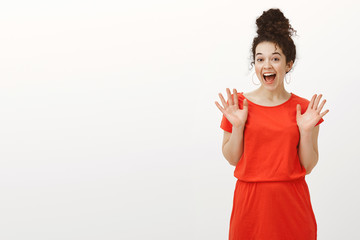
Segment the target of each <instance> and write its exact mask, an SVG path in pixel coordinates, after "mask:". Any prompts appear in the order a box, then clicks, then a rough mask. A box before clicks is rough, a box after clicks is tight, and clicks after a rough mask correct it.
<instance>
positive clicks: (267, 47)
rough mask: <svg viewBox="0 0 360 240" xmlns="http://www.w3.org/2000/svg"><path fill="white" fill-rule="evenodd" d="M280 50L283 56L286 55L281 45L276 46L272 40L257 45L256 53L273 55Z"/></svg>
mask: <svg viewBox="0 0 360 240" xmlns="http://www.w3.org/2000/svg"><path fill="white" fill-rule="evenodd" d="M275 52H278V53H280V54H281V55H282V56H283V55H284V54H283V52H282V50H281V48H280V47H279V46H275V43H272V42H261V43H259V44H258V45H257V46H256V49H255V55H256V54H258V53H259V54H260V53H261V54H262V55H272V54H273V53H275Z"/></svg>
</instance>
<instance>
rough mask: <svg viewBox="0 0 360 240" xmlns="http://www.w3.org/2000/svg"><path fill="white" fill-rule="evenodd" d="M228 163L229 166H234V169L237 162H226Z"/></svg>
mask: <svg viewBox="0 0 360 240" xmlns="http://www.w3.org/2000/svg"><path fill="white" fill-rule="evenodd" d="M228 162H229V164H230V165H231V166H234V167H236V165H237V163H238V162H231V161H228Z"/></svg>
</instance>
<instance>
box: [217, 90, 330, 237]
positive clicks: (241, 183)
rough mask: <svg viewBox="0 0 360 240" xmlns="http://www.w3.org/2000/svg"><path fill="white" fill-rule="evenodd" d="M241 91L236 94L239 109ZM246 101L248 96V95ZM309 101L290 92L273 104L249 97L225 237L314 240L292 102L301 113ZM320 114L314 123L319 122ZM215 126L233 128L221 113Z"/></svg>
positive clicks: (310, 210) (311, 216)
mask: <svg viewBox="0 0 360 240" xmlns="http://www.w3.org/2000/svg"><path fill="white" fill-rule="evenodd" d="M244 98H245V97H244V95H243V92H241V93H238V99H239V107H240V109H242V108H243V100H244ZM247 100H248V99H247ZM309 102H310V101H309V100H307V99H305V98H302V97H299V96H297V95H295V94H293V93H291V97H290V98H289V99H288V100H287V101H286V102H284V103H282V104H280V105H277V106H262V105H258V104H255V103H253V102H251V101H249V100H248V117H247V121H246V124H245V128H244V152H243V154H242V156H241V158H240V160H239V161H238V163H237V165H236V167H235V171H234V176H235V177H236V178H237V182H236V187H235V191H234V198H233V208H232V213H231V218H230V227H229V239H230V240H290V239H291V240H315V239H317V223H316V219H315V215H314V212H313V209H312V205H311V200H310V193H309V189H308V185H307V183H306V181H305V174H306V170H305V168H304V167H303V166H302V165H301V163H300V159H299V155H298V147H299V141H300V133H299V128H298V126H297V123H296V104H300V105H301V114H303V113H304V112H305V111H306V109H307V106H308V104H309ZM323 121H324V119H322V118H321V119H320V121H319V122H318V123H317V124H316V125H318V124H320V123H322V122H323ZM220 127H221V128H222V129H223V130H225V131H227V132H232V125H231V123H230V122H229V121H228V120H227V119H226V117H225V116H224V115H223V118H222V121H221V125H220Z"/></svg>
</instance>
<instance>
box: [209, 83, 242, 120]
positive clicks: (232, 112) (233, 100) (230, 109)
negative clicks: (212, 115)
mask: <svg viewBox="0 0 360 240" xmlns="http://www.w3.org/2000/svg"><path fill="white" fill-rule="evenodd" d="M233 91H234V94H233V97H232V96H231V92H230V89H229V88H226V92H227V96H228V103H226V101H225V99H224V97H223V96H222V94H221V93H219V97H220V99H221V102H222V105H223V106H224V107H222V106H221V105H220V104H219V103H218V102H217V101H215V104H216V106H217V107H218V108H219V110H220V111H221V112H222V113H223V114H224V116H225V117H226V118H227V120H229V122H230V123H231V124H232V125H233V126H234V127H240V126H245V123H246V120H247V116H248V102H247V100H246V99H244V101H243V109H240V108H239V99H238V94H237V91H236V89H235V88H234V90H233Z"/></svg>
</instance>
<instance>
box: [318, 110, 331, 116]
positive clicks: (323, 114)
mask: <svg viewBox="0 0 360 240" xmlns="http://www.w3.org/2000/svg"><path fill="white" fill-rule="evenodd" d="M328 112H330V110H329V109H326V111H325V112H323V113H322V114H320V116H321V117H323V116H325V114H327V113H328Z"/></svg>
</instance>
